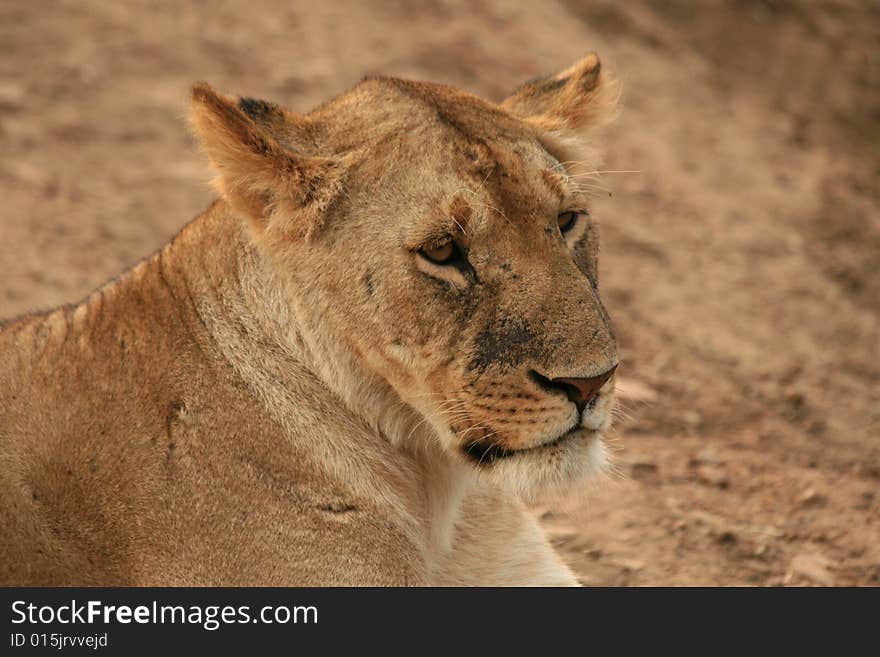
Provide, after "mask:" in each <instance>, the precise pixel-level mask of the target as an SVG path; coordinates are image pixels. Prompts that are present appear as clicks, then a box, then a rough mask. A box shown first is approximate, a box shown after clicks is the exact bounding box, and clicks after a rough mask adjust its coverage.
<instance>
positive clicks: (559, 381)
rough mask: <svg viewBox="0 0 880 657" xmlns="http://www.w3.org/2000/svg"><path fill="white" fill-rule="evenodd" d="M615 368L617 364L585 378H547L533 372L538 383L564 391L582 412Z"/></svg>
mask: <svg viewBox="0 0 880 657" xmlns="http://www.w3.org/2000/svg"><path fill="white" fill-rule="evenodd" d="M616 369H617V365H615V366H614V367H612V368H611V369H609V370H607V371H605V372H602V374H598V375H596V376H591V377H586V378H582V377H567V376H563V377H558V378H555V379H548V378H547V377H545V376H542V375H540V374H538V373H537V372H534V374H535V379H536V380H537V381H538V383H539V384H541V385H542V386H543V387H545V388H549V389H554V390H560V391H562V392H564V393H565V395H566V397H568V399H569V400H570V401H572V402H574V405H575V406H577V409H578V412H579V413H583V412H584V409H585V408H586V407H587V406H589V405H590V403H592V401H593V400H594V399H596V395H598V394H599V390H601V389H602V386H604V385H605V383H606V382H607V381H608V379H610V378H611V375H612V374H614V370H616Z"/></svg>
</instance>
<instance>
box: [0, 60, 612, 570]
mask: <svg viewBox="0 0 880 657" xmlns="http://www.w3.org/2000/svg"><path fill="white" fill-rule="evenodd" d="M609 84H610V83H608V82H607V81H605V80H604V74H600V72H599V66H598V60H597V59H596V58H595V56H594V55H591V56H589V57H587V58H586V59H585V60H584V61H583V62H581V63H580V64H577V65H575V66H574V67H572V68H571V69H569V70H568V71H567V72H564V73H562V74H560V75H559V76H555V77H553V78H548V79H547V80H545V81H544V82H543V83H542V82H540V81H539V82H536V83H531V84H529V85H526V86H524V87H523V88H521V90H520V91H519V92H517V93H516V94H514V96H512V97H511V98H510V99H508V100H506V101H505V102H504V103H502V104H501V105H493V104H491V103H488V102H485V101H482V100H480V99H478V98H475V97H473V96H470V95H468V94H465V93H463V92H460V91H457V90H454V89H450V88H447V87H443V86H440V85H434V84H427V83H418V82H409V81H403V80H397V79H385V78H376V79H368V80H365V81H364V82H362V83H361V84H359V85H358V86H357V87H355V88H354V89H353V90H351V91H350V92H348V93H346V94H344V95H342V96H340V97H339V98H337V99H335V100H333V101H331V102H329V103H327V104H325V105H323V106H321V107H319V108H318V109H316V110H314V111H313V112H312V113H310V114H308V115H305V116H301V115H297V114H294V113H292V112H289V111H287V110H284V109H282V108H279V107H277V106H274V105H271V104H269V103H265V102H263V101H253V100H250V99H242V100H240V101H238V102H236V101H234V100H232V99H228V98H225V97H222V96H219V95H217V94H216V93H214V92H213V91H212V90H211V89H210V88H209V87H207V86H206V85H201V84H200V85H197V86H196V87H195V88H194V92H193V109H192V122H193V125H194V128H195V130H196V131H197V133H198V134H199V136H200V137H201V139H202V142H203V144H204V147H205V150H206V152H207V154H208V156H209V158H210V159H211V162H212V164H213V166H214V168H215V169H216V171H217V173H218V179H217V187H218V190H219V191H220V194H221V199H220V200H218V201H217V202H216V203H215V204H214V205H213V206H212V207H211V208H210V209H209V210H207V211H206V212H205V213H204V214H203V215H202V216H200V217H198V218H197V219H196V220H194V221H193V222H192V223H190V224H189V225H188V226H187V227H186V228H184V229H183V231H182V232H181V233H180V234H179V235H178V236H177V237H176V238H175V239H174V240H173V241H172V242H171V243H170V244H168V245H167V246H166V247H165V248H163V249H162V250H161V251H160V252H159V253H157V254H155V255H153V256H152V257H150V258H149V259H147V260H145V261H143V262H142V263H140V264H139V265H137V266H136V267H135V268H134V269H132V270H131V271H129V272H127V273H126V274H124V275H123V276H121V277H120V278H119V279H118V280H115V281H113V282H111V283H109V284H107V285H105V286H104V287H102V288H100V289H99V290H97V291H96V292H94V293H92V294H91V295H90V296H89V297H88V298H87V299H86V300H84V301H83V302H82V303H80V304H78V305H76V306H70V307H64V308H59V309H56V310H53V311H50V312H47V313H43V314H35V315H31V316H27V317H24V318H21V319H18V320H13V321H10V322H8V323H6V324H5V325H3V327H2V330H0V527H2V531H0V584H6V585H8V584H18V585H72V584H86V585H98V584H102V585H115V584H135V585H146V584H152V585H163V584H166V585H198V584H207V585H219V584H225V585H242V584H253V585H336V584H357V585H361V584H380V585H424V584H441V585H442V584H464V585H472V584H494V585H566V584H574V583H575V578H574V576H573V575H572V573H571V571H570V570H569V569H568V568H567V567H566V566H565V565H563V564H562V562H561V561H560V560H559V559H558V558H557V556H556V555H555V554H554V552H553V551H552V549H551V548H550V547H549V545H548V543H547V541H546V539H545V538H544V536H543V533H542V532H541V530H540V529H539V528H538V526H537V524H536V523H535V521H534V520H533V519H532V517H531V516H530V515H529V513H528V512H527V511H526V510H525V508H524V506H523V502H522V501H521V498H522V496H528V495H530V494H532V493H534V492H536V491H540V490H545V489H546V488H548V487H553V486H562V487H565V486H567V485H570V484H571V483H572V482H573V481H576V480H578V479H579V478H581V477H583V476H585V475H586V474H589V473H590V472H592V471H597V470H601V469H602V468H603V466H604V449H603V447H602V440H601V433H602V432H603V431H604V430H605V429H606V428H607V426H608V424H609V422H610V409H611V404H612V403H613V380H612V381H611V382H609V383H608V384H606V386H605V388H604V389H603V390H602V392H601V395H600V397H599V400H598V402H597V403H596V405H595V407H594V408H593V409H592V411H590V412H588V413H587V414H586V416H585V417H584V418H583V420H582V425H577V422H579V421H581V420H579V419H578V417H577V414H576V413H575V411H574V406H573V404H572V403H571V402H569V401H568V400H567V399H566V398H565V396H564V395H560V394H559V393H558V391H553V390H548V389H545V388H543V387H542V386H541V385H539V384H538V383H536V381H537V379H535V378H534V376H533V375H532V374H530V372H531V371H532V370H534V371H536V372H539V373H540V374H541V375H542V376H545V377H548V378H554V377H573V376H582V377H588V376H593V375H595V374H598V373H601V372H604V371H605V370H607V369H608V368H609V367H611V366H613V365H615V364H616V351H615V345H614V339H613V335H612V333H611V328H610V324H609V322H608V318H607V315H606V313H605V311H604V309H603V308H602V305H601V302H600V301H599V297H598V292H597V282H596V249H597V246H596V235H595V230H594V229H593V227H592V225H591V222H590V220H589V219H588V218H586V217H585V218H583V220H582V221H580V222H579V223H578V225H577V228H576V230H573V231H572V232H571V233H569V234H566V235H564V236H563V235H562V234H560V232H559V230H558V228H557V227H556V216H557V215H558V214H559V213H561V212H564V211H567V210H572V209H581V210H582V209H586V203H587V199H586V198H585V197H584V194H583V192H582V190H581V189H580V187H579V185H578V184H577V179H576V178H575V177H573V176H572V175H570V171H569V170H568V169H567V166H566V165H565V164H564V163H563V162H562V160H570V159H573V158H572V157H571V153H570V151H569V150H568V149H570V148H571V146H572V145H573V144H578V145H579V147H582V146H583V145H584V144H583V134H584V132H585V130H588V129H589V128H591V127H593V126H595V125H599V124H600V123H601V122H602V120H603V117H604V114H605V113H606V112H608V111H610V109H611V108H610V106H609V105H608V103H607V102H606V101H607V98H608V97H609V94H612V95H613V91H612V92H609V91H607V88H606V85H609ZM561 145H562V146H561ZM559 148H563V149H565V152H562V151H560V150H558V149H559ZM581 164H582V165H583V163H581ZM449 236H452V237H454V238H455V239H456V241H457V243H458V244H459V245H461V248H462V249H463V250H465V251H466V255H467V264H464V265H462V266H461V267H460V268H455V267H451V266H440V265H437V264H435V263H432V262H430V261H429V260H427V259H425V258H424V257H422V256H421V255H419V249H421V248H422V247H426V246H430V245H432V244H436V243H437V242H438V240H440V241H442V240H444V239H448V237H449ZM572 422H575V425H574V426H575V427H577V426H580V427H581V428H579V429H577V428H576V429H572V426H573V425H572ZM567 431H571V432H570V433H568V434H566V437H565V438H564V439H562V440H560V441H558V442H556V441H555V439H556V437H558V436H560V435H562V434H564V433H565V432H567ZM482 450H485V451H482Z"/></svg>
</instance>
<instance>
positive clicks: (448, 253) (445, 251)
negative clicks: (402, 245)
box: [419, 242, 458, 265]
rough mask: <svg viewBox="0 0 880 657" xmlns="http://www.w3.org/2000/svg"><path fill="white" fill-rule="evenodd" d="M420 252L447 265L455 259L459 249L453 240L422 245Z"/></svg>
mask: <svg viewBox="0 0 880 657" xmlns="http://www.w3.org/2000/svg"><path fill="white" fill-rule="evenodd" d="M419 253H421V254H422V255H423V256H424V257H425V258H427V259H428V260H430V261H431V262H433V263H435V264H438V265H447V264H449V263H450V262H452V261H453V260H454V259H455V256H456V254H457V253H458V249H456V248H455V244H453V243H452V242H444V243H443V244H438V245H436V246H425V247H422V248H421V249H420V250H419Z"/></svg>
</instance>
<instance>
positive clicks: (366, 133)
mask: <svg viewBox="0 0 880 657" xmlns="http://www.w3.org/2000/svg"><path fill="white" fill-rule="evenodd" d="M615 96H616V88H615V85H614V83H613V82H611V81H609V80H607V79H606V75H605V74H604V73H602V72H601V71H600V65H599V61H598V59H597V58H596V57H595V55H590V56H588V57H586V58H584V59H583V60H582V61H580V62H579V63H577V64H575V65H574V66H572V67H571V68H569V69H567V70H566V71H563V72H562V73H559V74H558V75H555V76H551V77H548V78H543V79H539V80H536V81H533V82H529V83H527V84H525V85H523V86H522V87H521V88H520V89H519V90H517V91H516V92H515V93H514V94H513V95H512V96H510V97H509V98H507V99H506V100H505V101H503V102H502V103H500V104H493V103H490V102H486V101H484V100H481V99H479V98H477V97H474V96H472V95H469V94H466V93H463V92H461V91H457V90H455V89H452V88H449V87H446V86H442V85H437V84H427V83H421V82H410V81H405V80H399V79H392V78H370V79H366V80H364V81H363V82H361V83H360V84H359V85H357V86H356V87H355V88H354V89H353V90H351V91H350V92H348V93H346V94H344V95H342V96H340V97H339V98H337V99H335V100H333V101H331V102H329V103H327V104H325V105H323V106H321V107H319V108H318V109H316V110H314V111H313V112H311V113H310V114H308V115H298V114H294V113H292V112H290V111H287V110H284V109H282V108H280V107H278V106H276V105H273V104H270V103H267V102H264V101H255V100H252V99H240V100H238V101H235V100H232V99H228V98H225V97H221V96H218V95H217V94H215V93H214V92H213V91H212V90H210V89H209V88H208V87H206V86H204V85H197V86H196V87H195V90H194V103H193V121H194V125H195V126H196V129H197V131H198V133H199V134H200V136H201V138H202V140H203V142H204V144H205V147H206V150H207V152H208V154H209V156H210V158H211V160H212V162H213V164H214V166H215V168H216V169H217V170H218V172H219V174H220V175H219V178H218V186H219V188H220V190H221V193H222V194H223V196H224V198H225V199H226V200H227V202H228V203H229V204H230V205H231V206H232V207H233V208H235V209H236V210H237V211H238V212H239V213H240V214H242V215H243V216H245V217H247V218H248V219H249V221H250V224H251V226H252V228H253V230H252V233H253V235H254V236H255V242H256V243H257V244H259V245H260V246H261V248H264V249H266V250H267V251H269V252H271V253H273V254H274V255H275V257H276V261H277V262H280V263H282V269H283V275H284V276H285V277H286V278H287V279H289V280H290V281H291V282H292V283H293V287H294V289H295V290H296V295H297V298H298V300H299V303H300V305H301V307H302V308H307V309H310V310H309V311H308V312H310V313H311V314H312V316H313V320H314V325H315V326H316V327H317V330H320V331H323V332H325V333H326V336H325V337H326V338H327V339H328V340H329V341H331V342H336V343H338V344H340V345H344V346H345V347H347V348H348V349H349V350H350V351H351V352H352V353H354V354H356V355H357V357H358V358H360V359H361V360H362V361H363V363H364V364H365V366H366V367H367V368H368V370H369V371H370V372H371V374H372V375H375V376H377V377H379V378H381V379H382V380H384V381H387V383H388V385H390V386H391V387H392V388H393V389H394V390H395V391H396V393H397V394H398V395H399V397H400V399H401V400H402V401H403V402H404V403H406V404H408V405H409V406H411V407H412V408H414V409H416V410H417V412H418V413H420V414H421V415H422V416H423V417H424V418H425V421H426V422H428V423H430V425H432V426H433V427H434V428H435V429H436V433H437V435H438V436H439V437H440V440H441V442H442V443H443V446H444V448H445V449H446V450H448V451H449V452H450V453H452V454H454V455H456V457H457V458H460V459H462V460H464V461H466V462H468V463H471V464H472V465H473V467H474V468H478V469H480V470H481V471H483V472H486V473H491V474H492V475H497V476H498V477H500V478H501V479H503V480H506V481H513V482H515V483H516V484H517V485H519V486H520V487H521V488H526V489H532V488H534V487H535V486H541V485H544V484H548V483H556V482H560V481H568V480H571V479H574V478H577V477H579V476H581V475H582V474H584V473H585V472H587V471H589V470H591V469H596V468H597V467H600V466H601V464H602V463H603V462H604V448H603V447H602V439H601V436H602V433H603V432H604V431H605V430H606V429H607V428H608V426H609V423H610V421H611V407H612V404H613V386H614V377H613V374H614V370H615V367H616V366H617V351H616V346H615V341H614V335H613V332H612V329H611V324H610V322H609V318H608V315H607V313H606V312H605V309H604V308H603V306H602V302H601V301H600V299H599V292H598V285H597V263H596V258H597V250H598V237H597V233H596V228H595V226H594V223H593V219H592V218H591V216H590V212H589V205H590V204H589V197H588V192H589V186H587V185H584V184H583V182H584V180H585V179H584V178H583V177H582V176H583V175H584V174H585V173H586V172H589V171H590V170H591V163H590V162H588V161H586V160H585V155H584V153H585V152H586V151H585V150H584V143H583V140H584V136H585V134H586V133H587V132H588V131H589V130H590V129H591V128H593V127H595V126H597V125H599V124H601V123H603V122H604V121H606V120H607V119H608V118H609V115H610V113H611V112H612V111H613V104H614V101H615ZM302 312H305V311H302Z"/></svg>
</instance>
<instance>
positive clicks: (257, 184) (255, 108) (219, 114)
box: [190, 83, 345, 236]
mask: <svg viewBox="0 0 880 657" xmlns="http://www.w3.org/2000/svg"><path fill="white" fill-rule="evenodd" d="M190 120H191V123H192V126H193V128H194V130H195V132H196V134H198V136H199V137H200V139H201V141H202V144H203V145H204V149H205V151H206V153H207V154H208V157H209V158H210V160H211V164H212V165H213V167H214V169H215V170H216V171H217V174H218V176H217V178H216V179H215V186H216V187H217V190H218V191H219V192H220V194H221V195H222V196H223V198H225V199H226V200H227V201H228V202H229V203H230V205H232V207H233V208H235V209H236V210H238V211H239V212H241V213H243V214H245V215H246V216H247V217H249V218H250V219H251V221H252V224H253V225H255V226H256V227H258V228H265V227H266V226H267V225H268V224H269V223H270V222H271V221H273V220H278V221H285V222H291V223H292V224H294V226H293V227H294V228H296V229H297V232H301V233H302V234H303V235H306V236H308V235H309V234H311V233H312V232H313V231H314V230H315V229H316V228H317V227H318V226H320V224H321V220H322V218H323V214H324V212H325V211H326V210H327V208H328V207H329V205H330V204H331V203H332V201H333V199H334V198H335V197H336V196H337V194H338V193H339V191H340V189H341V187H342V177H343V174H344V172H345V167H344V166H343V163H342V162H340V161H337V160H334V159H331V158H323V157H310V156H306V155H301V154H298V153H295V152H293V151H291V150H289V149H288V148H285V147H284V146H282V144H281V143H279V138H281V137H282V136H284V135H288V134H292V133H296V132H297V127H298V126H296V125H289V123H290V122H292V121H295V120H300V121H305V119H304V118H302V117H296V116H295V115H293V114H291V113H289V112H285V111H284V110H282V109H281V108H279V107H277V106H275V105H272V104H271V103H267V102H266V101H256V100H252V99H248V98H243V99H241V100H239V101H238V102H236V101H234V100H232V99H229V98H226V97H224V96H221V95H220V94H218V93H216V92H215V91H214V90H213V89H212V88H211V87H209V86H208V85H207V84H204V83H198V84H196V85H195V86H193V90H192V107H191V111H190Z"/></svg>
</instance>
